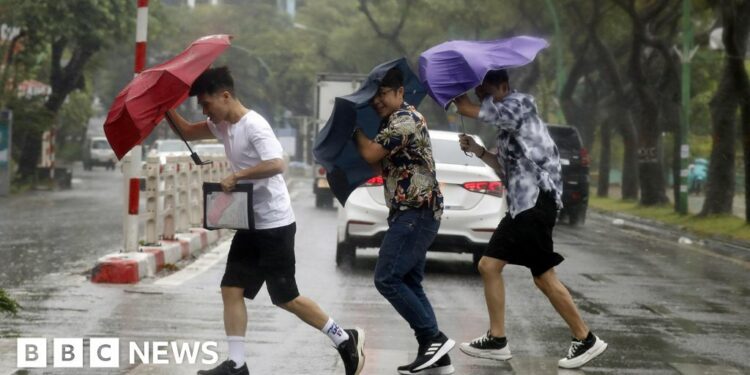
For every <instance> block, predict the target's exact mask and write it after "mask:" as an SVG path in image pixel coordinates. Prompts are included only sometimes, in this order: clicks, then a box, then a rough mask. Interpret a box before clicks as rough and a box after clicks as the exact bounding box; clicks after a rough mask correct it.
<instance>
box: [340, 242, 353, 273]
mask: <svg viewBox="0 0 750 375" xmlns="http://www.w3.org/2000/svg"><path fill="white" fill-rule="evenodd" d="M356 258H357V248H356V247H354V245H350V244H348V243H346V242H339V243H338V244H336V265H337V266H339V267H341V266H352V265H354V260H355V259H356Z"/></svg>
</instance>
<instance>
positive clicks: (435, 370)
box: [398, 354, 456, 375]
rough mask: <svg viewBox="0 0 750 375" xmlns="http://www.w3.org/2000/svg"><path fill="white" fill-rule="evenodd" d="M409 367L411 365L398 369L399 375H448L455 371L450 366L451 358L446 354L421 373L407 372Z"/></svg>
mask: <svg viewBox="0 0 750 375" xmlns="http://www.w3.org/2000/svg"><path fill="white" fill-rule="evenodd" d="M409 366H411V365H406V366H401V367H399V368H398V372H399V374H419V375H450V374H453V373H454V372H456V369H455V368H454V367H453V365H452V364H451V357H450V356H449V355H448V354H446V355H444V356H442V357H440V359H438V361H437V362H435V363H433V364H432V365H431V366H430V367H427V368H426V369H424V370H422V371H417V372H412V371H411V370H409Z"/></svg>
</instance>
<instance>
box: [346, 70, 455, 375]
mask: <svg viewBox="0 0 750 375" xmlns="http://www.w3.org/2000/svg"><path fill="white" fill-rule="evenodd" d="M370 104H371V106H372V107H373V109H375V111H376V112H377V113H378V116H379V117H380V118H381V119H382V123H381V126H380V132H379V133H378V134H377V136H375V139H374V140H370V139H369V138H367V136H366V135H365V134H364V133H363V132H362V131H361V130H360V129H357V130H356V131H355V133H354V138H355V142H356V143H357V147H358V149H359V152H360V154H361V155H362V157H363V158H364V159H365V160H366V161H367V162H368V163H370V164H371V165H372V166H373V168H374V169H375V170H377V171H381V173H382V176H383V178H384V179H385V189H384V191H385V201H386V202H387V204H388V208H389V209H390V213H389V215H388V225H389V227H388V231H387V232H386V235H385V237H384V238H383V243H382V244H381V246H380V253H379V254H378V262H377V265H376V266H375V286H376V287H377V289H378V291H379V292H380V294H382V295H383V296H384V297H385V298H386V299H388V301H389V302H390V303H391V305H393V307H394V308H395V309H396V311H398V313H399V314H401V316H402V317H403V318H404V319H405V320H406V321H407V322H408V323H409V325H410V326H411V328H412V329H413V330H414V334H415V336H416V338H417V342H418V343H419V351H418V354H417V358H416V359H415V360H414V362H412V363H410V364H408V365H404V366H401V367H399V368H398V372H399V373H400V374H433V373H434V374H438V373H439V374H452V373H453V372H454V369H453V366H452V365H451V361H450V358H449V357H448V352H449V351H450V350H451V349H452V348H453V346H454V345H455V342H454V341H453V340H451V339H449V338H448V337H447V336H445V334H443V333H442V332H440V330H439V329H438V324H437V320H436V318H435V313H434V312H433V310H432V306H431V305H430V301H429V300H428V299H427V296H426V295H425V293H424V290H423V289H422V279H423V278H424V267H425V258H426V255H427V248H428V247H430V245H431V244H432V241H433V240H434V239H435V236H436V235H437V231H438V227H439V226H440V216H441V214H442V212H443V196H442V194H441V193H440V187H439V185H438V182H437V179H436V178H435V161H434V159H433V157H432V145H431V143H430V135H429V133H428V131H427V124H426V122H425V119H424V117H423V116H422V114H420V113H419V112H417V110H416V109H415V108H414V107H413V106H411V105H409V104H408V103H406V102H404V85H403V76H402V73H401V71H400V70H398V69H397V68H394V69H391V70H389V71H388V73H386V75H385V77H383V80H382V82H381V83H380V86H379V88H378V91H377V93H376V94H375V96H374V97H373V98H372V99H371V101H370Z"/></svg>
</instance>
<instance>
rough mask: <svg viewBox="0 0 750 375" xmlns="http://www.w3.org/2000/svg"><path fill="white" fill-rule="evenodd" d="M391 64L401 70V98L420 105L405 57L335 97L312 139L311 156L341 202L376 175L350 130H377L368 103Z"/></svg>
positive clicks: (418, 88)
mask: <svg viewBox="0 0 750 375" xmlns="http://www.w3.org/2000/svg"><path fill="white" fill-rule="evenodd" d="M394 67H396V68H398V69H399V70H401V73H402V74H403V77H404V100H405V101H406V102H407V103H409V104H411V105H413V106H417V105H419V103H421V102H422V99H424V97H425V95H426V94H427V92H426V91H425V88H424V86H422V84H421V83H420V82H419V77H417V75H416V74H414V72H412V70H411V69H410V68H409V64H408V63H407V62H406V59H405V58H400V59H397V60H393V61H389V62H386V63H383V64H380V65H378V66H376V67H375V68H373V69H372V71H371V72H370V74H369V75H368V76H367V80H366V81H365V82H364V83H363V84H362V87H360V88H359V90H357V91H355V92H354V93H352V94H350V95H346V96H342V97H338V98H336V100H335V102H334V105H333V112H332V113H331V117H329V118H328V121H327V122H326V125H325V127H323V129H321V130H320V133H318V135H317V137H316V138H315V148H314V149H313V155H314V156H315V160H316V161H317V162H318V163H320V164H321V165H322V166H323V167H324V168H325V169H326V172H327V174H326V176H327V178H328V184H329V185H330V187H331V192H332V193H333V195H334V196H335V197H336V199H338V200H339V202H340V203H341V205H344V204H345V203H346V199H347V198H348V197H349V194H351V193H352V191H354V189H356V188H357V187H358V186H360V185H362V184H363V183H364V182H365V181H367V180H368V179H370V178H371V177H373V176H374V175H375V172H374V171H373V170H372V167H370V165H369V164H367V162H366V161H365V160H364V159H362V157H361V156H360V155H359V151H357V146H356V145H355V144H354V141H353V140H352V132H353V131H354V129H355V127H359V128H362V130H363V131H364V132H365V134H367V136H368V137H370V138H373V137H375V135H376V134H377V133H378V129H379V128H380V117H378V115H377V113H376V112H375V110H374V109H372V107H370V103H369V102H370V99H372V97H373V96H375V93H376V92H377V90H378V87H379V86H380V82H381V80H382V79H383V77H384V76H385V74H386V73H387V72H388V70H390V69H391V68H394Z"/></svg>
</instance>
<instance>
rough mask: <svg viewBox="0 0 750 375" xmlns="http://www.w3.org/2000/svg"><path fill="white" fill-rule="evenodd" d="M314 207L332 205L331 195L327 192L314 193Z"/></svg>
mask: <svg viewBox="0 0 750 375" xmlns="http://www.w3.org/2000/svg"><path fill="white" fill-rule="evenodd" d="M315 207H318V208H323V207H333V197H332V196H330V195H328V194H315Z"/></svg>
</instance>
